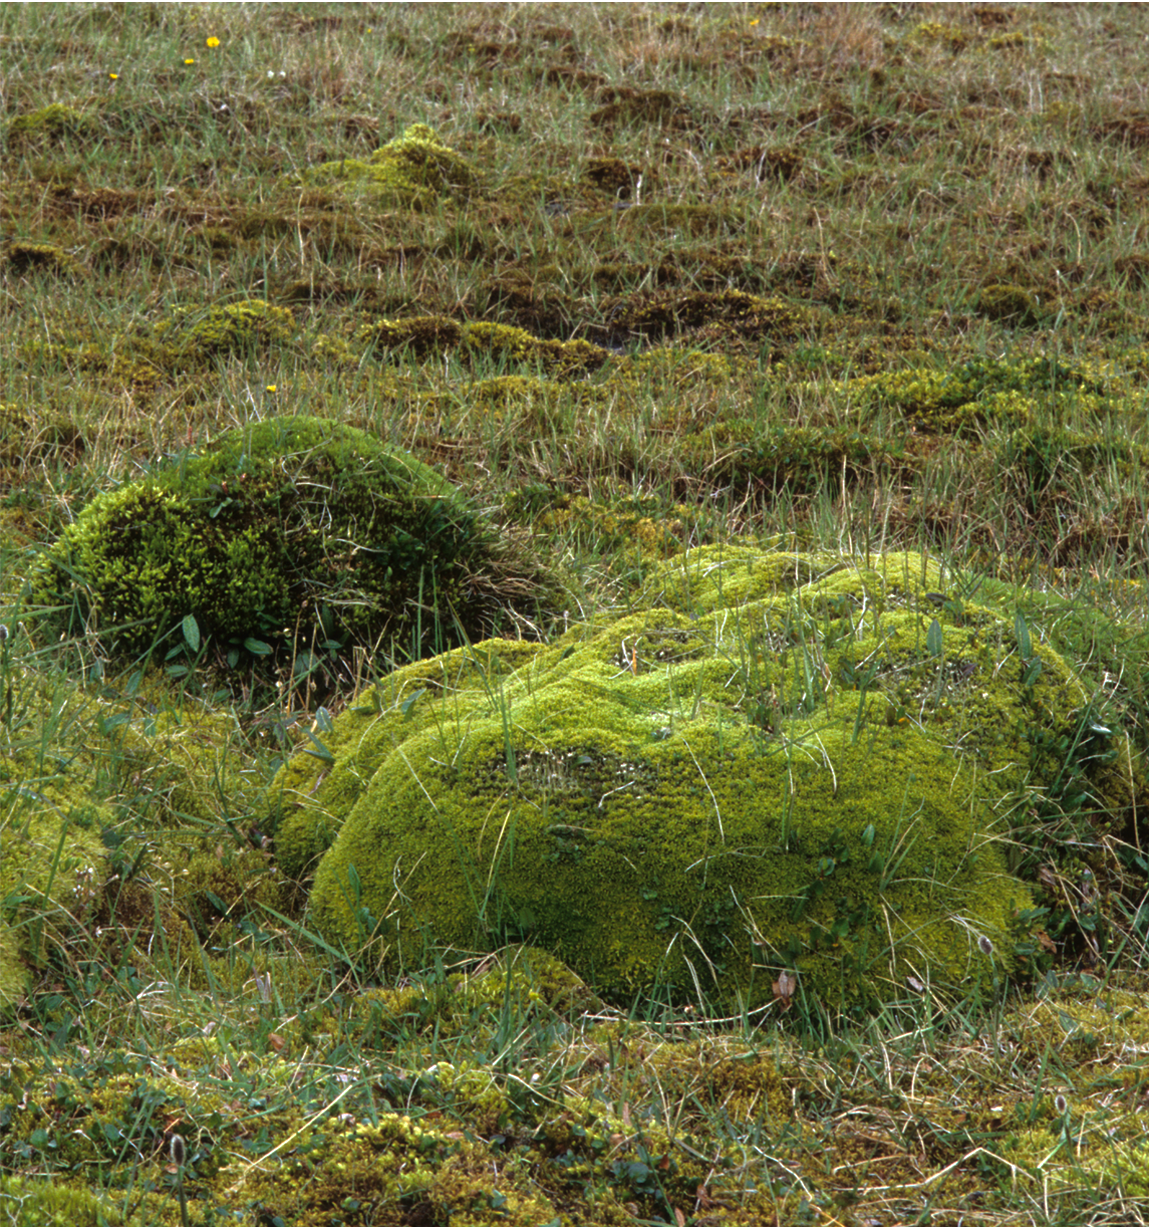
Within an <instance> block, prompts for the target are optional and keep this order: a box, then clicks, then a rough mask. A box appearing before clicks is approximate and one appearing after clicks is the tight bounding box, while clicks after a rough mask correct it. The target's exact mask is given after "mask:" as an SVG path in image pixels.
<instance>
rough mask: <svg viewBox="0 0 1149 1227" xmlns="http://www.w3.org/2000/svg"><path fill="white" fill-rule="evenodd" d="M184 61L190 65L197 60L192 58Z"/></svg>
mask: <svg viewBox="0 0 1149 1227" xmlns="http://www.w3.org/2000/svg"><path fill="white" fill-rule="evenodd" d="M184 63H185V64H189V65H190V64H194V63H195V60H191V59H188V60H184Z"/></svg>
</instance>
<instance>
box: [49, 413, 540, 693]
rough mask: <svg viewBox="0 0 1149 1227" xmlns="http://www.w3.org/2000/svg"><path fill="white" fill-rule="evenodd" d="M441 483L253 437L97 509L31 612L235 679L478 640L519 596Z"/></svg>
mask: <svg viewBox="0 0 1149 1227" xmlns="http://www.w3.org/2000/svg"><path fill="white" fill-rule="evenodd" d="M500 557H503V558H505V553H500V550H499V549H498V548H496V546H495V544H494V540H493V537H492V533H491V530H490V529H489V528H488V527H486V525H485V524H484V523H483V521H482V520H481V518H480V517H479V516H478V514H477V513H476V512H475V511H474V510H472V509H471V508H470V507H469V506H468V505H467V504H466V502H465V501H464V500H463V499H462V498H461V496H460V495H459V494H458V493H457V491H455V490H454V489H453V488H452V487H451V486H450V485H449V484H448V483H447V482H446V481H445V480H444V479H443V478H442V477H441V476H439V475H438V474H437V473H435V472H434V470H432V469H430V468H429V467H427V466H426V465H423V464H421V463H419V462H418V461H416V460H415V459H413V458H412V457H411V456H409V455H407V454H404V453H402V452H397V451H394V450H392V449H389V448H387V447H384V446H382V445H381V444H379V443H377V442H376V441H375V440H374V439H372V438H371V437H370V436H368V435H366V434H364V433H363V432H361V431H358V430H355V429H354V428H352V427H344V426H338V425H334V424H332V423H329V422H325V421H321V420H318V419H312V418H287V419H275V420H272V421H267V422H262V423H257V424H255V425H252V426H250V427H247V428H245V429H243V430H239V431H234V432H230V433H226V434H224V435H222V436H221V437H220V438H219V439H218V440H217V441H216V442H215V443H214V444H213V445H212V446H211V447H209V449H208V450H207V451H206V452H205V453H204V454H203V455H201V456H197V457H189V458H187V459H185V460H184V461H182V462H181V463H178V464H175V465H171V466H169V467H167V468H164V469H159V470H157V471H156V473H155V474H154V475H153V476H152V477H150V478H148V479H146V480H144V481H141V482H134V483H130V484H128V485H126V486H123V487H121V488H120V489H118V490H114V491H111V492H109V493H107V494H104V495H101V496H98V497H97V498H96V499H95V500H93V502H92V503H91V504H90V505H89V507H88V508H86V509H85V511H84V513H83V514H82V515H81V516H80V517H79V518H78V520H77V521H76V523H75V525H73V526H70V527H69V528H68V529H67V530H66V531H65V533H64V535H63V536H62V537H61V539H60V540H59V541H58V542H57V543H56V545H54V546H53V547H52V549H51V550H49V551H48V552H47V554H46V555H45V558H44V563H43V567H42V571H41V577H40V580H39V582H38V587H37V595H38V597H39V599H40V600H41V601H42V602H44V603H46V604H49V605H58V606H60V607H61V609H60V612H59V614H58V619H57V620H58V621H60V622H61V623H62V624H63V625H64V626H65V627H66V628H68V629H69V630H71V631H72V632H75V631H77V630H83V631H84V632H87V633H94V634H96V635H98V636H99V637H100V638H101V639H102V640H103V641H104V642H105V643H106V644H107V645H108V646H109V647H110V648H112V649H113V650H115V651H117V652H122V653H129V654H137V653H141V652H148V651H149V650H152V649H155V648H157V647H158V648H159V650H160V651H161V652H163V653H165V654H169V653H172V652H175V653H176V654H180V655H182V654H183V653H185V652H188V653H190V655H191V656H193V657H198V656H199V654H200V653H201V652H202V651H206V650H209V649H210V650H211V651H212V652H213V653H215V654H216V655H217V656H218V657H219V658H220V659H221V660H222V659H226V661H227V662H228V663H229V664H232V665H234V664H235V663H237V662H238V660H239V659H240V658H241V657H243V656H245V654H246V655H248V656H249V655H251V654H254V655H255V656H257V657H258V656H267V655H269V654H271V653H272V652H273V651H278V650H280V649H286V648H287V647H289V646H290V647H291V650H292V652H293V655H294V659H295V666H294V667H295V672H296V675H297V676H306V675H307V674H308V673H309V672H311V671H312V670H313V669H314V668H315V667H318V666H319V665H320V664H321V662H322V661H323V660H324V659H325V658H328V657H330V656H331V655H332V654H337V653H339V652H341V651H342V650H343V649H344V648H345V647H349V646H351V645H353V644H362V645H368V646H370V647H372V648H373V649H375V648H382V649H383V650H384V651H389V652H398V653H400V654H405V653H408V652H410V653H413V654H414V655H420V654H423V653H424V652H425V651H426V649H427V648H428V647H435V646H438V645H443V644H448V643H450V642H451V641H452V640H455V641H457V638H456V637H458V636H466V637H468V638H481V637H482V636H483V628H484V627H489V626H493V625H494V624H495V623H496V622H497V621H498V619H499V617H500V616H501V615H503V614H505V615H507V616H510V612H511V611H512V610H514V609H520V608H521V609H525V607H526V605H527V604H529V603H530V602H531V599H532V595H533V589H532V585H531V583H530V582H529V579H528V578H527V577H526V576H525V575H524V574H523V573H521V572H520V573H518V574H517V575H516V574H515V572H514V569H513V568H512V567H511V566H510V565H509V564H507V565H505V564H504V563H498V562H496V561H495V560H496V558H500Z"/></svg>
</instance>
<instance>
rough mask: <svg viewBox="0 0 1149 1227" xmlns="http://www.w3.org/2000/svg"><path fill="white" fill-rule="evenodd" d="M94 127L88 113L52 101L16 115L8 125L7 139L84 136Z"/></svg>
mask: <svg viewBox="0 0 1149 1227" xmlns="http://www.w3.org/2000/svg"><path fill="white" fill-rule="evenodd" d="M94 127H95V121H94V120H93V119H92V117H91V116H90V115H85V114H84V113H83V112H82V111H78V110H76V108H75V107H70V106H65V105H64V104H63V103H61V102H54V103H52V104H51V106H46V107H41V108H40V110H38V111H29V112H28V114H27V115H17V116H16V118H15V119H14V120H12V122H11V123H10V124H9V125H8V139H9V140H10V141H12V142H13V143H16V144H22V143H24V142H27V141H33V140H36V139H37V138H38V137H44V136H49V137H61V136H86V135H88V134H89V133H90V132H91V131H92V130H93V128H94Z"/></svg>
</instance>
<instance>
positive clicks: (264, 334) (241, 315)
mask: <svg viewBox="0 0 1149 1227" xmlns="http://www.w3.org/2000/svg"><path fill="white" fill-rule="evenodd" d="M294 329H295V317H294V316H293V315H292V314H291V311H290V310H289V309H288V308H287V307H273V306H272V305H271V304H270V303H267V302H264V301H263V299H260V298H249V299H246V300H245V301H243V302H237V303H230V304H228V305H227V306H212V307H208V308H207V309H206V310H204V309H202V308H196V307H177V308H176V309H175V310H174V311H173V312H172V313H171V315H170V316H169V317H168V318H167V319H166V320H161V321H160V322H159V323H158V324H157V325H156V335H157V336H158V337H160V338H161V339H162V340H163V341H164V342H165V343H166V347H167V348H168V349H169V350H170V351H171V352H172V353H173V354H174V356H175V357H176V358H177V359H178V360H181V361H183V360H186V359H188V358H190V357H208V356H211V355H216V354H230V353H243V352H245V351H249V350H252V349H265V348H267V346H269V345H270V344H272V343H274V342H277V341H286V340H289V339H290V337H291V335H292V333H293V331H294Z"/></svg>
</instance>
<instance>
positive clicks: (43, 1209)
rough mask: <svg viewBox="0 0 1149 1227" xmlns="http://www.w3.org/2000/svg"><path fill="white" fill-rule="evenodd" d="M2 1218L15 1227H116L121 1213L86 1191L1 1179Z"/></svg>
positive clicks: (7, 1178)
mask: <svg viewBox="0 0 1149 1227" xmlns="http://www.w3.org/2000/svg"><path fill="white" fill-rule="evenodd" d="M0 1215H2V1216H3V1221H4V1222H5V1223H13V1224H15V1225H16V1227H114V1225H115V1224H118V1223H121V1222H122V1221H123V1219H122V1218H121V1217H120V1213H119V1211H118V1210H117V1209H116V1208H115V1207H114V1206H113V1205H112V1204H111V1203H110V1202H106V1201H102V1200H100V1199H99V1198H97V1197H95V1196H94V1195H93V1194H91V1193H89V1192H88V1191H87V1190H86V1189H77V1188H70V1187H68V1186H67V1185H63V1184H58V1183H52V1184H49V1183H48V1181H47V1180H46V1179H45V1180H32V1179H24V1178H23V1177H21V1176H0Z"/></svg>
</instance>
